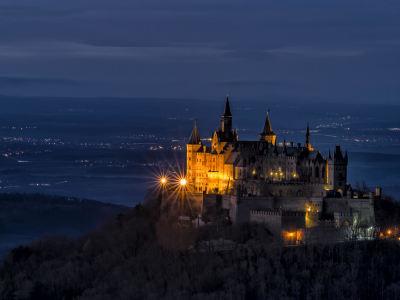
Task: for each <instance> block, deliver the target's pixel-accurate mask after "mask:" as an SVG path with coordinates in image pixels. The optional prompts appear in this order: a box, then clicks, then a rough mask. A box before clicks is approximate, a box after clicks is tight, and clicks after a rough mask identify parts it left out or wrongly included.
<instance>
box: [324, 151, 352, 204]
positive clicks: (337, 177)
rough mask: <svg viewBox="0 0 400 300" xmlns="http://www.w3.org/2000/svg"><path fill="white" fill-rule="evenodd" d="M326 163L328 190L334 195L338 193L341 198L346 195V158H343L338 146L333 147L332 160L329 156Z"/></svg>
mask: <svg viewBox="0 0 400 300" xmlns="http://www.w3.org/2000/svg"><path fill="white" fill-rule="evenodd" d="M327 161H328V184H329V186H330V189H331V190H333V191H334V192H335V193H337V192H339V193H340V194H341V195H342V196H345V195H346V183H347V164H348V157H347V151H346V155H345V156H344V157H343V154H342V150H341V149H340V145H339V146H336V147H335V151H334V153H333V158H332V157H331V155H330V150H329V157H328V159H327Z"/></svg>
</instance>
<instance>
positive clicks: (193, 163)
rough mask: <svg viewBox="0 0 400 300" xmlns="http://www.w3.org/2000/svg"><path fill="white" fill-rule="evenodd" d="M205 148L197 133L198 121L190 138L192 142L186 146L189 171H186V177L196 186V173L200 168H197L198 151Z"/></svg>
mask: <svg viewBox="0 0 400 300" xmlns="http://www.w3.org/2000/svg"><path fill="white" fill-rule="evenodd" d="M202 146H203V144H202V143H201V140H200V135H199V132H198V131H197V126H196V121H195V122H194V127H193V130H192V135H191V136H190V141H189V143H188V144H187V145H186V151H187V162H186V166H187V170H186V174H187V175H186V176H187V180H188V181H189V183H191V184H194V181H195V179H196V171H197V168H198V167H200V166H197V151H198V150H199V149H200V148H201V147H202Z"/></svg>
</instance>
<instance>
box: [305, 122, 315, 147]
mask: <svg viewBox="0 0 400 300" xmlns="http://www.w3.org/2000/svg"><path fill="white" fill-rule="evenodd" d="M304 148H306V149H307V150H308V151H313V150H314V149H313V148H312V147H311V143H310V126H309V124H308V123H307V133H306V142H305V144H304Z"/></svg>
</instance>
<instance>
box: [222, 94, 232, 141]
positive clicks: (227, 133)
mask: <svg viewBox="0 0 400 300" xmlns="http://www.w3.org/2000/svg"><path fill="white" fill-rule="evenodd" d="M221 122H222V132H223V135H224V137H225V140H229V139H231V138H232V114H231V108H230V106H229V99H228V95H226V102H225V110H224V114H223V115H222V116H221Z"/></svg>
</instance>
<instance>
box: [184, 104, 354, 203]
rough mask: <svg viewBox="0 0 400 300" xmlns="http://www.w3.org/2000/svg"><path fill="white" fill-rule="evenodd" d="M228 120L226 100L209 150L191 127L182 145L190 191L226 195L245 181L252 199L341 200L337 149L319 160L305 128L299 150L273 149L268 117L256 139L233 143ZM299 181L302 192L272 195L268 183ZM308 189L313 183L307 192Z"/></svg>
mask: <svg viewBox="0 0 400 300" xmlns="http://www.w3.org/2000/svg"><path fill="white" fill-rule="evenodd" d="M232 119H233V116H232V114H231V109H230V105H229V99H228V97H227V98H226V103H225V111H224V114H223V115H222V116H221V122H222V127H221V128H220V129H218V130H217V131H214V133H213V135H212V140H211V147H207V146H205V145H203V143H202V142H201V140H200V136H199V132H198V130H197V127H196V124H194V128H193V131H192V134H191V137H190V141H189V143H188V144H187V178H188V180H189V183H190V184H191V186H192V187H193V189H194V191H195V192H199V193H202V192H206V193H229V192H231V191H232V189H236V188H237V186H239V185H241V187H242V188H243V191H245V189H246V185H247V186H248V183H246V182H245V181H249V180H250V181H253V182H254V181H256V182H258V184H257V188H256V190H255V191H253V192H252V194H257V195H260V196H263V195H270V194H271V195H272V194H274V193H277V194H279V195H280V196H324V195H325V194H326V191H327V190H329V191H331V192H333V193H335V194H337V195H338V196H345V195H346V193H347V187H346V180H347V162H348V157H347V151H346V153H345V155H344V156H343V154H342V150H341V149H340V146H336V147H335V150H334V153H333V157H332V156H331V153H330V151H329V155H328V157H326V158H325V157H323V156H322V155H321V152H320V151H317V150H314V149H313V148H312V146H311V143H310V131H309V126H308V125H307V133H306V138H305V143H304V145H303V146H302V145H301V144H300V143H298V144H297V145H296V146H294V144H293V142H290V143H287V142H286V141H285V142H284V143H282V144H280V145H279V146H278V145H277V143H276V135H275V133H274V131H273V130H272V125H271V121H270V119H269V115H268V112H267V118H266V120H265V124H264V129H263V131H262V132H261V133H260V135H259V140H258V141H239V139H238V134H237V129H236V128H235V129H232V121H233V120H232ZM299 182H302V183H304V184H303V187H304V188H300V189H297V188H296V189H293V188H292V189H291V188H284V189H278V190H276V189H274V188H273V184H271V183H275V184H276V183H286V184H290V183H299ZM266 183H270V184H266ZM310 184H314V185H313V186H312V187H313V188H312V189H311V190H310V189H309V187H310V186H311V185H310ZM253 185H254V184H253ZM251 189H253V190H254V187H251ZM248 191H249V188H247V192H248Z"/></svg>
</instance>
